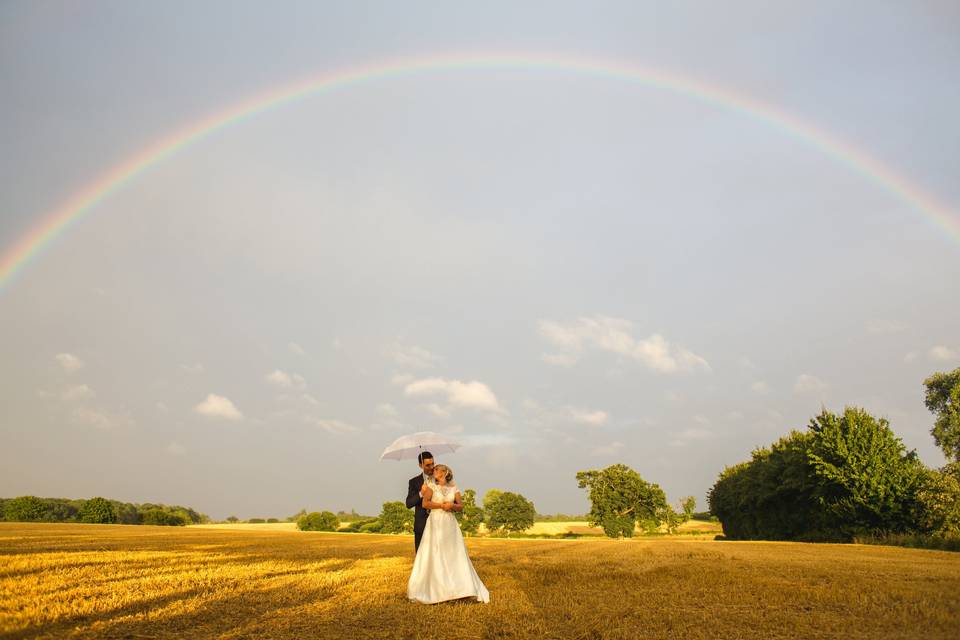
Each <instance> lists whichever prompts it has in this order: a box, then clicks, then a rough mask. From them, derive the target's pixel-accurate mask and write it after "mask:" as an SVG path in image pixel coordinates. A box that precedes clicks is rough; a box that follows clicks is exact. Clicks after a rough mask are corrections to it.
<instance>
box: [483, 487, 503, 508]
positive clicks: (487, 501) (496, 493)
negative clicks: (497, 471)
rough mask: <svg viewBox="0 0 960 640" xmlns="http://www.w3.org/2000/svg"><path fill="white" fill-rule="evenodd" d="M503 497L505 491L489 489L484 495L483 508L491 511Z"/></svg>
mask: <svg viewBox="0 0 960 640" xmlns="http://www.w3.org/2000/svg"><path fill="white" fill-rule="evenodd" d="M501 495H503V491H501V490H500V489H487V492H486V493H485V494H483V508H484V509H489V508H490V505H492V504H493V503H494V502H495V501H496V499H497V498H498V497H500V496H501Z"/></svg>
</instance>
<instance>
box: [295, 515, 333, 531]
mask: <svg viewBox="0 0 960 640" xmlns="http://www.w3.org/2000/svg"><path fill="white" fill-rule="evenodd" d="M297 528H298V529H300V531H336V530H337V529H339V528H340V521H339V520H338V519H337V516H336V515H334V514H333V513H332V512H330V511H314V512H312V513H308V514H307V515H305V516H300V519H298V520H297Z"/></svg>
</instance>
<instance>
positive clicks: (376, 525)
mask: <svg viewBox="0 0 960 640" xmlns="http://www.w3.org/2000/svg"><path fill="white" fill-rule="evenodd" d="M404 506H406V505H404ZM382 527H383V525H382V524H381V523H380V519H379V518H377V519H375V520H371V521H370V522H367V523H364V524H362V525H360V529H359V531H360V533H380V530H381V528H382Z"/></svg>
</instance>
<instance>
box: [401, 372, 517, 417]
mask: <svg viewBox="0 0 960 640" xmlns="http://www.w3.org/2000/svg"><path fill="white" fill-rule="evenodd" d="M403 393H404V395H405V396H408V397H420V396H434V395H443V396H446V399H447V403H448V404H449V405H451V406H453V407H462V408H470V409H479V410H483V411H495V412H498V413H503V412H504V410H503V409H502V408H501V407H500V403H499V402H498V401H497V397H496V396H495V395H494V394H493V391H491V390H490V387H488V386H487V385H485V384H483V383H482V382H477V381H476V380H473V381H470V382H461V381H460V380H446V379H444V378H425V379H423V380H416V381H414V382H411V383H410V384H408V385H407V386H406V388H404V390H403Z"/></svg>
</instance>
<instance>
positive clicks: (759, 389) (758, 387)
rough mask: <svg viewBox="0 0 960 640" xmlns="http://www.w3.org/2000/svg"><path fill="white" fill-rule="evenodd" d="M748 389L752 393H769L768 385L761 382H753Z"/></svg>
mask: <svg viewBox="0 0 960 640" xmlns="http://www.w3.org/2000/svg"><path fill="white" fill-rule="evenodd" d="M750 389H751V390H752V391H753V392H754V393H759V394H767V393H770V385H768V384H767V383H766V382H764V381H763V380H757V381H756V382H754V383H753V384H752V385H750Z"/></svg>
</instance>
